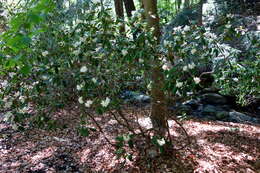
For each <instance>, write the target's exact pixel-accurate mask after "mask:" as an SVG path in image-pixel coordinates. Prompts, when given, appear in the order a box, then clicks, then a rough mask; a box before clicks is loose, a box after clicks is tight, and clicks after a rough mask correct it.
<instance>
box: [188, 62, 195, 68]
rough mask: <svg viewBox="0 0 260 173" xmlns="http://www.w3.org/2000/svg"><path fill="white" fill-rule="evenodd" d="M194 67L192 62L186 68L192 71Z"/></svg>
mask: <svg viewBox="0 0 260 173" xmlns="http://www.w3.org/2000/svg"><path fill="white" fill-rule="evenodd" d="M194 67H195V64H194V63H193V62H192V63H191V64H188V68H189V69H191V70H192V69H194Z"/></svg>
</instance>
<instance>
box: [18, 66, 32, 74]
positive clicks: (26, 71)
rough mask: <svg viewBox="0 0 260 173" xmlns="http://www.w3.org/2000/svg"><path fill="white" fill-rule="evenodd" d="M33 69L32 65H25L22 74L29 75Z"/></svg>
mask: <svg viewBox="0 0 260 173" xmlns="http://www.w3.org/2000/svg"><path fill="white" fill-rule="evenodd" d="M31 69H32V67H31V66H30V65H24V66H23V67H22V68H21V70H20V72H21V73H22V74H24V75H28V74H29V73H30V72H31Z"/></svg>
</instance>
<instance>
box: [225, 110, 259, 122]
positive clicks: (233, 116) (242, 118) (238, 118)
mask: <svg viewBox="0 0 260 173" xmlns="http://www.w3.org/2000/svg"><path fill="white" fill-rule="evenodd" d="M229 121H231V122H236V123H259V120H258V119H256V118H253V117H250V116H248V115H246V114H243V113H240V112H236V111H232V112H229Z"/></svg>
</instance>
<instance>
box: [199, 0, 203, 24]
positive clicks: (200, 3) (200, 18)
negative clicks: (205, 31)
mask: <svg viewBox="0 0 260 173" xmlns="http://www.w3.org/2000/svg"><path fill="white" fill-rule="evenodd" d="M203 1H204V0H200V2H199V16H198V25H200V26H202V25H203Z"/></svg>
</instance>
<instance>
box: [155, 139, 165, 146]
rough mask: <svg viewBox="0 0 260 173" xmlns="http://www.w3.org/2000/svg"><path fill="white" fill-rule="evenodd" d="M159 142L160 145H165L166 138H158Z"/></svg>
mask: <svg viewBox="0 0 260 173" xmlns="http://www.w3.org/2000/svg"><path fill="white" fill-rule="evenodd" d="M157 143H158V145H160V146H163V145H165V143H166V142H165V140H164V138H162V139H157Z"/></svg>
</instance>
